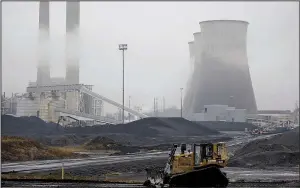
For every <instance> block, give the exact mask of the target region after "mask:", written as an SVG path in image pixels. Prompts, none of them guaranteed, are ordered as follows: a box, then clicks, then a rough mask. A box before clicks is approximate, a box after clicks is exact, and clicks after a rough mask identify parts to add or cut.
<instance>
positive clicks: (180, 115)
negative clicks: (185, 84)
mask: <svg viewBox="0 0 300 188" xmlns="http://www.w3.org/2000/svg"><path fill="white" fill-rule="evenodd" d="M182 90H183V88H180V117H181V118H182Z"/></svg>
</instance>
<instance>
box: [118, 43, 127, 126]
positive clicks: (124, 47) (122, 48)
mask: <svg viewBox="0 0 300 188" xmlns="http://www.w3.org/2000/svg"><path fill="white" fill-rule="evenodd" d="M119 50H122V55H123V109H122V110H123V113H122V119H123V124H124V90H125V89H124V51H125V50H127V44H119Z"/></svg>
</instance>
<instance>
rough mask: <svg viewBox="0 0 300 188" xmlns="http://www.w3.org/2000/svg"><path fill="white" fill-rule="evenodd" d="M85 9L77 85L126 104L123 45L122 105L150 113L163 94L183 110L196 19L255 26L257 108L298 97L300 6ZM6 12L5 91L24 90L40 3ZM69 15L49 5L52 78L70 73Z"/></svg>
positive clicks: (10, 5)
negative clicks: (122, 45) (67, 52)
mask: <svg viewBox="0 0 300 188" xmlns="http://www.w3.org/2000/svg"><path fill="white" fill-rule="evenodd" d="M80 9H81V13H80V15H81V18H80V28H79V29H78V33H79V34H80V38H77V39H76V40H77V41H76V42H75V44H76V45H78V43H79V44H80V52H79V53H78V52H77V51H76V49H70V51H71V54H79V57H80V83H84V84H91V85H94V91H95V92H97V93H99V94H101V95H104V96H106V97H108V98H111V99H113V100H115V101H118V102H121V100H122V93H121V92H122V56H121V52H120V51H119V50H118V44H120V43H127V44H128V50H127V51H126V52H125V101H128V97H129V96H131V105H132V106H135V105H139V106H141V105H143V110H147V109H151V108H152V106H153V98H154V97H159V98H160V99H161V98H162V97H163V96H164V97H165V103H166V107H169V106H173V105H176V106H178V107H179V106H180V88H181V87H183V88H184V90H185V89H186V85H187V80H188V78H189V76H190V75H189V73H190V58H189V46H188V42H189V41H192V40H193V33H195V32H197V31H200V26H199V21H204V20H211V19H234V20H245V21H248V22H249V23H250V24H249V26H248V36H247V43H248V45H247V50H248V52H247V54H248V64H249V67H250V73H251V79H252V85H253V88H254V93H255V98H256V102H257V107H258V109H293V108H294V106H295V102H296V100H298V98H299V6H298V3H296V2H248V3H247V2H122V3H121V2H81V7H80ZM2 10H3V11H2V19H3V20H2V21H3V22H2V32H3V33H2V55H3V56H2V66H3V68H2V83H3V87H2V91H5V92H7V93H8V94H9V93H11V92H14V93H21V92H25V88H26V86H27V84H28V81H36V71H37V70H36V66H37V62H38V61H37V60H38V55H40V52H38V49H39V48H41V47H39V46H38V38H39V32H38V3H37V2H3V3H2ZM65 17H66V16H65V3H64V2H51V5H50V22H51V23H50V41H48V42H44V47H43V49H49V51H50V53H49V54H48V55H47V54H46V55H47V56H49V59H50V64H51V77H64V76H65V68H66V65H65V58H66V55H65V41H66V38H65ZM75 44H74V46H75ZM37 52H38V53H37ZM73 52H76V53H73ZM125 104H126V105H127V104H128V102H125Z"/></svg>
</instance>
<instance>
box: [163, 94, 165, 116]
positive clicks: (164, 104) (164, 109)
mask: <svg viewBox="0 0 300 188" xmlns="http://www.w3.org/2000/svg"><path fill="white" fill-rule="evenodd" d="M163 112H165V97H163Z"/></svg>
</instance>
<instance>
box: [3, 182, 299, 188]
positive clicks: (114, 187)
mask: <svg viewBox="0 0 300 188" xmlns="http://www.w3.org/2000/svg"><path fill="white" fill-rule="evenodd" d="M1 186H2V187H32V186H34V187H43V188H45V187H65V188H69V187H84V188H95V187H106V188H118V187H124V188H125V187H126V188H137V187H143V186H141V185H140V184H103V183H95V182H91V183H59V182H48V183H47V182H39V181H35V182H29V181H26V182H22V181H2V182H1ZM228 187H299V181H298V182H297V181H290V182H234V183H229V185H228Z"/></svg>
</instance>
